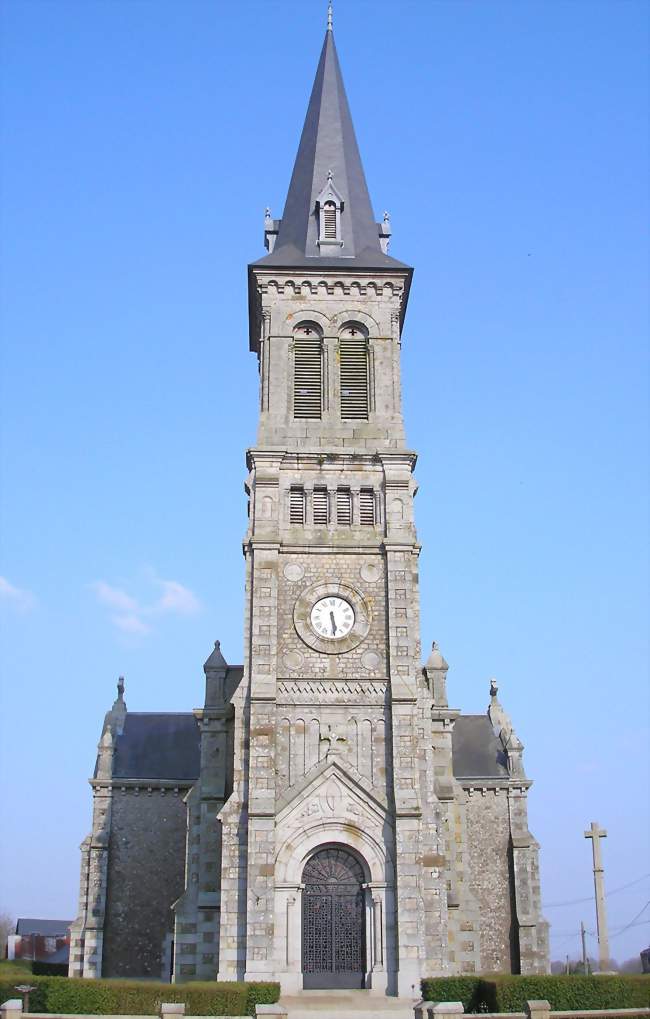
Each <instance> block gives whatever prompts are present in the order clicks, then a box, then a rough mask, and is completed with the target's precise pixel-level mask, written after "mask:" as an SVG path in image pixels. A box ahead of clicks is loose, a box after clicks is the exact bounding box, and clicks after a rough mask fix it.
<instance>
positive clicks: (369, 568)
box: [359, 563, 381, 584]
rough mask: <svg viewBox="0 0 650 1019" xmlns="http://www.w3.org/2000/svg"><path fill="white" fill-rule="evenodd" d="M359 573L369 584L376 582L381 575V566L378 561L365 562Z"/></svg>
mask: <svg viewBox="0 0 650 1019" xmlns="http://www.w3.org/2000/svg"><path fill="white" fill-rule="evenodd" d="M359 573H360V574H361V579H362V580H365V582H366V583H367V584H376V583H377V581H378V580H379V578H380V577H381V567H380V566H378V565H377V563H364V564H363V566H362V567H361V569H360V570H359Z"/></svg>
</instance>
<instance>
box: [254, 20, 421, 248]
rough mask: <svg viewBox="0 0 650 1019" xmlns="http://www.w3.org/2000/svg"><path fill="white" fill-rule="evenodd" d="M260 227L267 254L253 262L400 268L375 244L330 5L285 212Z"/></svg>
mask: <svg viewBox="0 0 650 1019" xmlns="http://www.w3.org/2000/svg"><path fill="white" fill-rule="evenodd" d="M269 224H270V225H271V226H272V228H273V229H272V230H269ZM265 226H266V228H267V229H266V243H267V247H268V248H269V252H270V253H269V255H267V256H266V257H265V258H263V259H260V260H259V262H258V263H257V264H269V265H278V266H280V265H281V266H287V267H292V266H308V265H314V268H316V267H317V266H318V265H319V264H320V265H323V264H328V265H332V264H335V265H339V266H340V267H341V268H344V267H346V266H347V265H350V267H362V268H381V267H386V268H396V267H400V268H402V264H401V263H400V262H397V261H396V260H395V259H393V258H391V257H389V256H388V255H387V254H386V253H385V248H386V244H385V243H383V244H382V242H380V233H381V231H380V226H379V224H378V223H377V222H376V221H375V218H374V215H373V211H372V205H371V203H370V195H369V193H368V186H367V184H366V177H365V173H364V171H363V165H362V163H361V156H360V154H359V147H358V145H357V139H356V136H355V133H354V126H353V124H352V117H351V115H350V108H349V106H348V100H347V96H346V94H345V86H344V84H343V77H342V75H341V67H340V65H339V60H338V56H337V53H336V45H335V43H334V32H333V30H332V7H331V4H330V5H329V7H328V16H327V31H326V32H325V40H324V42H323V48H322V50H321V55H320V60H319V63H318V68H317V70H316V77H315V79H314V85H313V88H312V92H311V98H310V100H309V106H308V108H307V115H306V117H305V123H304V126H303V129H302V135H301V138H300V144H299V146H298V154H297V156H296V161H295V164H294V168H293V174H292V176H291V183H290V184H289V191H288V193H287V199H286V202H285V206H284V214H283V216H282V219H281V220H271V219H270V212H269V211H268V210H267V216H266V220H265ZM381 236H382V239H383V233H382V234H381Z"/></svg>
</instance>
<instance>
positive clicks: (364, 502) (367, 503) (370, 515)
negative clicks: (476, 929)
mask: <svg viewBox="0 0 650 1019" xmlns="http://www.w3.org/2000/svg"><path fill="white" fill-rule="evenodd" d="M359 520H360V522H361V523H362V524H363V525H365V526H369V527H372V525H373V524H374V523H375V493H374V491H373V490H372V488H362V489H361V492H360V493H359Z"/></svg>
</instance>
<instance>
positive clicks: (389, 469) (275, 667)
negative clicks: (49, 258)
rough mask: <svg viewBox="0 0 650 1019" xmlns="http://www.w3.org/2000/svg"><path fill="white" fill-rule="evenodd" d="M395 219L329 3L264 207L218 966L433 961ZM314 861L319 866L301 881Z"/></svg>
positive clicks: (402, 268)
mask: <svg viewBox="0 0 650 1019" xmlns="http://www.w3.org/2000/svg"><path fill="white" fill-rule="evenodd" d="M389 237H390V224H389V218H388V215H387V214H386V215H385V216H384V219H383V221H382V222H381V223H377V222H376V221H375V219H374V216H373V213H372V207H371V204H370V198H369V194H368V188H367V185H366V180H365V174H364V171H363V167H362V164H361V158H360V154H359V149H358V146H357V142H356V138H355V133H354V128H353V125H352V119H351V116H350V110H349V107H348V102H347V98H346V94H345V89H344V85H343V80H342V76H341V70H340V66H339V61H338V57H337V53H336V47H335V44H334V36H333V32H332V29H331V24H330V25H329V26H328V30H327V33H326V36H325V41H324V44H323V48H322V52H321V56H320V61H319V64H318V69H317V72H316V78H315V81H314V86H313V90H312V93H311V98H310V101H309V107H308V110H307V115H306V119H305V123H304V127H303V131H302V136H301V139H300V145H299V148H298V154H297V157H296V161H295V166H294V169H293V175H292V178H291V183H290V185H289V191H288V195H287V199H286V204H285V208H284V214H283V216H282V219H281V220H274V219H273V218H272V217H271V214H270V211H269V210H267V213H266V218H265V243H266V246H267V249H268V252H269V253H268V255H266V256H265V257H264V258H261V259H260V260H259V261H257V262H254V263H253V264H252V265H250V266H249V308H250V346H251V350H252V351H254V352H255V353H256V355H257V359H258V364H259V376H260V404H259V413H260V416H259V428H258V435H257V444H256V446H255V448H254V449H250V450H249V451H248V454H247V465H248V470H249V474H248V479H247V491H248V494H249V527H248V531H247V534H246V538H245V542H244V554H245V558H246V624H245V631H246V647H245V663H244V680H243V682H242V685H241V687H240V689H239V691H238V693H237V694H236V695H235V698H234V704H235V772H234V778H235V781H234V792H233V796H232V797H231V799H230V800H229V801H228V803H227V804H226V806H225V807H224V808H223V810H222V812H221V820H222V829H223V848H222V882H221V913H220V916H221V924H220V961H219V978H220V979H232V978H238V977H239V978H241V977H244V978H246V979H249V980H252V979H265V978H266V979H271V978H278V979H280V980H281V981H282V986H283V990H284V991H288V990H298V989H300V988H302V987H323V986H337V987H341V986H350V987H366V988H371V989H374V990H377V991H378V992H380V993H385V992H386V991H387V990H388V992H389V993H397V992H398V989H399V992H400V993H405V994H411V993H412V989H413V987H415V988H417V987H418V986H419V980H420V977H421V976H422V975H424V974H426V973H432V972H441V971H442V970H444V966H445V962H444V946H445V945H446V943H447V932H446V896H445V894H444V889H443V887H442V883H441V882H442V879H441V877H440V873H441V872H440V871H439V870H438V869H436V861H437V860H438V859H439V855H438V854H439V846H438V834H437V831H438V828H437V824H436V818H435V808H434V800H435V796H434V793H433V778H432V776H433V768H429V767H427V760H426V757H427V753H428V751H427V749H426V748H427V746H430V740H422V729H423V725H424V724H425V719H426V704H425V701H426V697H425V695H424V690H423V686H424V683H423V679H422V669H421V662H420V640H419V615H418V572H417V563H418V553H419V546H418V543H417V537H416V533H415V526H414V520H413V498H414V495H415V492H416V485H415V482H414V479H413V468H414V466H415V461H416V456H415V454H414V453H413V452H412V451H411V450H410V449H409V448H408V447H407V445H406V440H405V436H404V425H403V419H402V408H401V395H400V344H401V329H402V324H403V320H404V315H405V311H406V304H407V299H408V292H409V285H410V282H411V276H412V269H411V268H410V267H409V266H407V265H404V264H403V263H401V262H399V261H397V260H396V259H394V258H392V257H391V256H390V255H388V253H387V248H388V240H389ZM429 719H430V709H429ZM429 725H430V721H429ZM423 861H425V866H422V862H423ZM317 873H320V874H322V875H329V876H323V878H322V882H323V883H322V885H318V883H316V884H309V883H308V880H307V879H308V877H309V875H312V876H313V875H314V874H317ZM337 875H338V877H337ZM310 880H312V879H311V878H310ZM328 881H329V882H330V884H328V883H327V882H328ZM355 882H356V883H355ZM314 888H315V889H317V890H316V892H313V894H312V892H310V889H312V891H313V889H314ZM327 888H330V890H331V891H333V889H334V888H336V894H335V895H334V894H333V896H328V893H327ZM323 889H324V890H323ZM341 889H342V891H341ZM346 889H349V890H350V893H349V895H348V894H347V893H346ZM355 889H356V890H355ZM398 946H399V948H398Z"/></svg>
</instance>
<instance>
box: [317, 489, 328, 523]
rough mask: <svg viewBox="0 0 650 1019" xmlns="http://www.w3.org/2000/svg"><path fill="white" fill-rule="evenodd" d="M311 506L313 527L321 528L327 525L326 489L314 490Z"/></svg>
mask: <svg viewBox="0 0 650 1019" xmlns="http://www.w3.org/2000/svg"><path fill="white" fill-rule="evenodd" d="M313 505H314V525H315V526H317V527H319V526H322V525H323V524H327V523H329V513H328V507H327V489H326V488H315V489H314V503H313Z"/></svg>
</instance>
